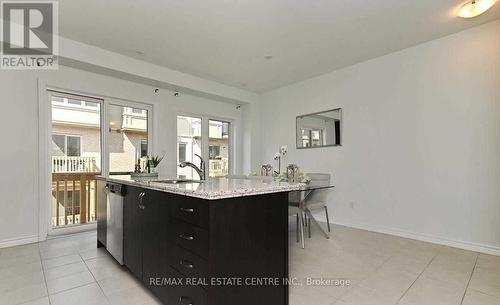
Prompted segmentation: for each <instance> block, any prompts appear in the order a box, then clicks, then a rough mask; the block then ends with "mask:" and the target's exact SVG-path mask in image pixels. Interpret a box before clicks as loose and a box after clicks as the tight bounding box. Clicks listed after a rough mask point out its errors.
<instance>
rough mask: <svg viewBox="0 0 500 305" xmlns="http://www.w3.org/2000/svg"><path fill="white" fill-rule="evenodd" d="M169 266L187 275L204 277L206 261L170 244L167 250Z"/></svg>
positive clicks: (206, 272) (206, 268) (206, 274)
mask: <svg viewBox="0 0 500 305" xmlns="http://www.w3.org/2000/svg"><path fill="white" fill-rule="evenodd" d="M168 256H169V257H168V261H169V263H170V266H172V267H173V268H174V269H176V270H177V271H179V272H180V273H182V274H183V275H185V276H187V277H193V278H206V277H207V276H208V262H207V261H206V260H204V259H202V258H201V257H199V256H197V255H194V254H193V253H191V252H189V251H187V250H184V249H183V248H181V247H178V246H172V249H170V251H169V255H168Z"/></svg>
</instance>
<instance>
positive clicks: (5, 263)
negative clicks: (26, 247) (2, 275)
mask: <svg viewBox="0 0 500 305" xmlns="http://www.w3.org/2000/svg"><path fill="white" fill-rule="evenodd" d="M39 261H40V254H39V253H30V254H26V255H22V256H6V257H1V256H0V269H2V268H8V267H11V266H14V265H23V264H28V263H33V262H39Z"/></svg>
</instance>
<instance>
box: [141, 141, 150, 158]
mask: <svg viewBox="0 0 500 305" xmlns="http://www.w3.org/2000/svg"><path fill="white" fill-rule="evenodd" d="M147 155H148V140H146V139H142V140H141V158H142V157H146V156H147Z"/></svg>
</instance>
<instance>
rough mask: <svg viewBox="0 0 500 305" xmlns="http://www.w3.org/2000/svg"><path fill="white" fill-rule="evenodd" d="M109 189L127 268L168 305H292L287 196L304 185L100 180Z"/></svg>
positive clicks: (101, 240) (102, 225)
mask: <svg viewBox="0 0 500 305" xmlns="http://www.w3.org/2000/svg"><path fill="white" fill-rule="evenodd" d="M110 183H114V184H119V185H120V186H121V193H122V195H123V264H124V265H125V266H126V267H127V268H128V269H129V270H130V272H131V273H132V274H133V275H134V276H135V277H136V278H137V279H139V280H140V281H141V282H142V283H143V284H144V285H145V286H147V287H148V289H150V290H151V291H152V292H153V293H154V294H155V295H156V296H157V297H158V298H159V299H160V300H161V301H162V302H163V303H164V304H181V305H182V304H184V305H198V304H200V305H202V304H209V305H225V304H241V305H245V304H248V305H250V304H252V305H254V304H263V305H267V304H269V305H281V304H283V305H285V304H288V286H287V282H286V281H287V279H288V192H290V191H295V190H299V189H301V187H303V185H302V184H289V183H283V182H282V183H280V182H269V181H264V180H254V179H228V178H213V179H212V178H211V179H208V180H206V181H203V182H183V183H173V182H172V181H164V182H155V181H152V180H149V181H147V180H143V181H138V180H134V179H131V178H130V176H111V177H110V178H104V177H102V178H99V184H100V185H101V187H104V185H105V184H110ZM102 201H103V200H98V214H99V216H98V245H100V246H106V207H105V206H104V204H102V203H101V202H102Z"/></svg>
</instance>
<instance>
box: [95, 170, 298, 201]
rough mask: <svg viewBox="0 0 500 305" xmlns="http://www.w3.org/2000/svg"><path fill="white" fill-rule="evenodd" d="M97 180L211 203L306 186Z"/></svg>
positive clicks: (224, 181)
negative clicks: (210, 201) (206, 200)
mask: <svg viewBox="0 0 500 305" xmlns="http://www.w3.org/2000/svg"><path fill="white" fill-rule="evenodd" d="M98 179H101V180H106V181H109V182H115V183H121V184H126V185H132V186H138V187H143V188H147V189H151V190H156V191H162V192H167V193H174V194H180V195H185V196H191V197H197V198H202V199H208V200H216V199H224V198H235V197H243V196H252V195H262V194H270V193H279V192H290V191H297V190H300V189H302V188H303V187H304V186H305V184H303V183H288V182H276V181H265V180H261V179H243V178H208V179H207V180H205V181H204V182H188V183H177V184H171V183H161V182H154V180H163V179H164V178H161V177H160V178H154V179H151V178H145V179H140V180H135V179H132V178H131V177H130V175H112V176H110V177H102V176H99V177H98Z"/></svg>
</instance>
